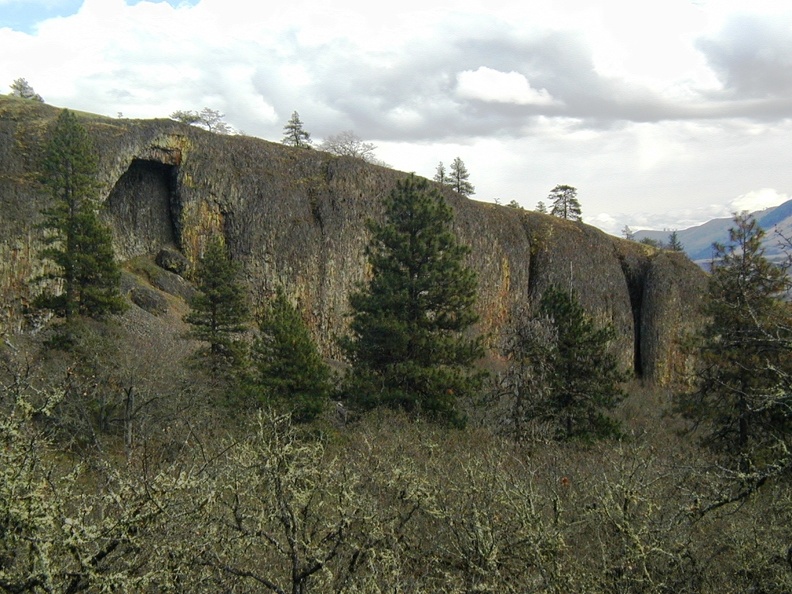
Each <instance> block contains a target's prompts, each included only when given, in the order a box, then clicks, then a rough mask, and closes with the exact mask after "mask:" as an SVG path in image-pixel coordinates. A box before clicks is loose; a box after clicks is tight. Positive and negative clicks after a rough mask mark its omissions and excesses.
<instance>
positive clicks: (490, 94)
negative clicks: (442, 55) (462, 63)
mask: <svg viewBox="0 0 792 594" xmlns="http://www.w3.org/2000/svg"><path fill="white" fill-rule="evenodd" d="M456 79H457V93H458V94H459V96H460V97H463V98H465V99H477V100H479V101H486V102H493V103H515V104H517V105H553V104H554V103H555V101H554V100H553V98H552V97H551V96H550V93H548V92H547V90H546V89H538V90H537V89H533V88H531V84H530V83H529V82H528V79H527V78H525V76H523V75H522V74H520V73H519V72H514V71H513V70H512V71H511V72H500V71H498V70H493V69H492V68H487V67H486V66H481V67H479V68H478V70H475V71H473V70H464V71H462V72H460V73H459V74H457V77H456Z"/></svg>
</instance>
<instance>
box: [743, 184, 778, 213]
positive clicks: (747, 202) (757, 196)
mask: <svg viewBox="0 0 792 594" xmlns="http://www.w3.org/2000/svg"><path fill="white" fill-rule="evenodd" d="M789 198H790V197H789V196H788V195H787V194H784V193H781V192H779V191H777V190H775V189H774V188H762V189H761V190H754V191H751V192H747V193H745V194H743V195H742V196H738V197H737V198H735V199H734V200H732V201H731V203H730V205H729V206H730V212H732V213H733V212H742V211H744V210H747V211H748V212H756V211H758V210H764V209H766V208H770V207H773V206H778V205H779V204H782V203H784V202H786V201H787V200H789Z"/></svg>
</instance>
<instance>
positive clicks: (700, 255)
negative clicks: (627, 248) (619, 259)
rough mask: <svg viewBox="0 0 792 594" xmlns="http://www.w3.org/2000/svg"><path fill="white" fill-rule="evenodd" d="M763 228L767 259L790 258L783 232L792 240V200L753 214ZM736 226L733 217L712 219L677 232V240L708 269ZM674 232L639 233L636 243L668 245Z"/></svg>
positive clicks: (696, 261) (697, 262)
mask: <svg viewBox="0 0 792 594" xmlns="http://www.w3.org/2000/svg"><path fill="white" fill-rule="evenodd" d="M751 214H752V215H753V216H754V218H755V219H756V220H757V222H758V223H759V225H760V226H761V227H762V228H763V229H764V230H765V232H766V236H765V241H764V247H765V256H767V258H769V259H770V260H781V259H783V258H785V257H786V254H785V253H784V250H783V244H784V242H783V241H782V239H781V237H780V235H779V233H780V234H781V235H783V236H785V237H792V200H788V201H787V202H784V203H783V204H780V205H778V206H775V207H771V208H766V209H764V210H758V211H756V212H754V213H751ZM733 226H734V219H733V218H732V217H727V218H722V219H712V220H711V221H707V222H706V223H703V224H701V225H697V226H695V227H690V228H688V229H677V230H676V232H677V238H678V239H679V241H680V242H681V243H682V246H683V247H684V249H685V253H686V254H687V255H688V256H689V257H690V259H691V260H693V261H694V262H695V263H696V264H698V265H699V266H701V267H702V268H708V267H709V263H710V260H711V259H712V244H713V243H715V242H716V241H717V242H721V243H728V241H729V229H730V228H731V227H733ZM670 234H671V230H666V231H636V232H635V239H636V241H641V240H642V239H652V240H654V241H659V242H661V243H664V244H665V243H668V236H669V235H670Z"/></svg>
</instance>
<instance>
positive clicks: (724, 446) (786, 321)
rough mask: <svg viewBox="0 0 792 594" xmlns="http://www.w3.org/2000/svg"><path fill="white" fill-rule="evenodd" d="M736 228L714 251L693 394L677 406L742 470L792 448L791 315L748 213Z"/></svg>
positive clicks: (781, 273)
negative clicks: (775, 451)
mask: <svg viewBox="0 0 792 594" xmlns="http://www.w3.org/2000/svg"><path fill="white" fill-rule="evenodd" d="M734 222H735V226H734V227H732V228H731V229H730V231H729V243H728V244H726V245H724V244H715V245H714V249H715V252H714V256H713V260H712V265H711V275H710V282H709V291H708V301H707V309H706V313H707V314H708V315H709V320H710V321H709V323H708V324H707V325H706V326H705V327H704V328H703V329H702V331H701V332H700V334H699V336H698V339H699V340H698V353H699V360H700V369H699V373H698V380H697V386H696V390H695V391H694V392H693V393H691V394H687V395H685V396H683V397H682V398H681V400H680V402H681V404H682V408H683V410H684V411H685V412H686V413H687V414H688V415H689V416H691V417H692V418H694V419H695V420H696V421H697V422H698V423H704V424H705V425H706V427H708V431H707V433H706V437H705V441H706V443H708V444H709V445H711V446H713V447H714V448H715V449H717V450H718V451H721V452H724V453H726V454H728V456H729V457H732V458H736V459H737V460H738V461H739V464H740V466H742V467H743V468H746V467H749V466H751V465H752V464H755V463H756V462H757V461H758V460H759V459H764V461H765V462H769V461H771V460H772V459H773V457H774V455H775V454H773V453H771V450H773V449H778V446H779V445H782V444H783V447H781V448H780V451H786V450H787V449H788V447H789V445H790V444H789V438H788V435H789V431H790V429H792V397H791V396H790V387H791V386H790V384H791V383H792V349H791V348H790V347H792V310H790V305H789V303H788V302H787V301H786V299H785V297H786V294H787V292H788V290H789V288H790V280H789V276H788V275H787V270H786V268H785V267H781V266H776V265H774V264H773V263H771V262H770V261H768V260H767V258H765V256H764V248H763V247H762V239H763V237H764V231H763V230H762V228H761V227H760V226H759V225H758V223H757V222H756V220H755V219H754V218H753V217H751V216H750V215H748V214H747V213H743V214H740V215H736V216H735V218H734Z"/></svg>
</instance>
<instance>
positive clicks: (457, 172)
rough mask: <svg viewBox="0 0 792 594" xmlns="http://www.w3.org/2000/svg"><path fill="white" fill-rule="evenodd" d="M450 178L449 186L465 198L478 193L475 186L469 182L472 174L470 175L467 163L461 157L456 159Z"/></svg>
mask: <svg viewBox="0 0 792 594" xmlns="http://www.w3.org/2000/svg"><path fill="white" fill-rule="evenodd" d="M448 178H449V180H450V182H449V185H450V186H451V187H452V188H453V189H454V191H456V192H457V193H459V194H462V195H463V196H471V195H473V194H475V193H476V191H475V190H476V188H475V186H474V185H473V184H471V183H470V182H469V181H468V179H469V178H470V173H468V170H467V167H465V163H464V162H463V161H462V159H460V158H459V157H457V158H456V159H454V160H453V162H452V163H451V170H450V171H449V174H448Z"/></svg>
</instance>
